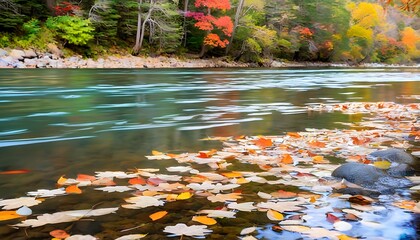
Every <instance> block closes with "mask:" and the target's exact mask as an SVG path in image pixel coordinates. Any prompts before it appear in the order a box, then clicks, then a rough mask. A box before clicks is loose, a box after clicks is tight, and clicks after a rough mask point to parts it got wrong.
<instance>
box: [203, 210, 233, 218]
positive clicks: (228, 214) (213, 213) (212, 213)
mask: <svg viewBox="0 0 420 240" xmlns="http://www.w3.org/2000/svg"><path fill="white" fill-rule="evenodd" d="M198 213H199V214H207V216H208V217H211V218H235V214H236V212H232V211H224V210H201V211H200V212H198Z"/></svg>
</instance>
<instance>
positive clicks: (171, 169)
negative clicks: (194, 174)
mask: <svg viewBox="0 0 420 240" xmlns="http://www.w3.org/2000/svg"><path fill="white" fill-rule="evenodd" d="M166 170H168V171H169V172H188V171H191V170H193V169H192V168H191V167H190V166H175V167H168V168H166Z"/></svg>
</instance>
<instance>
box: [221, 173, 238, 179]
mask: <svg viewBox="0 0 420 240" xmlns="http://www.w3.org/2000/svg"><path fill="white" fill-rule="evenodd" d="M222 175H223V176H225V177H227V178H239V177H242V176H243V174H242V173H240V172H225V173H222Z"/></svg>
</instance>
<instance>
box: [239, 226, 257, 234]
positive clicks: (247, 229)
mask: <svg viewBox="0 0 420 240" xmlns="http://www.w3.org/2000/svg"><path fill="white" fill-rule="evenodd" d="M255 230H257V228H256V227H249V228H244V229H242V231H241V233H240V234H241V235H248V234H250V233H253V232H254V231H255Z"/></svg>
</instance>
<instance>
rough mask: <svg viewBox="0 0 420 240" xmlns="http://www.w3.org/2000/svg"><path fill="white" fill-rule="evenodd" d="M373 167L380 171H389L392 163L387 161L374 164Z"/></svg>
mask: <svg viewBox="0 0 420 240" xmlns="http://www.w3.org/2000/svg"><path fill="white" fill-rule="evenodd" d="M373 165H374V166H375V167H377V168H380V169H388V168H389V167H391V163H390V162H388V161H385V160H384V161H377V162H374V163H373Z"/></svg>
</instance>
